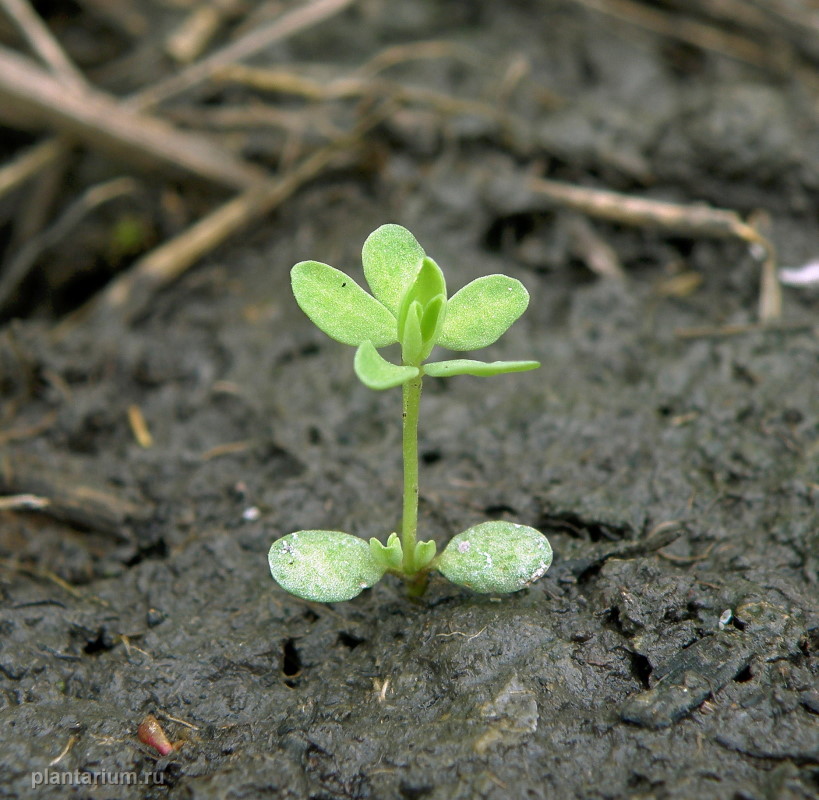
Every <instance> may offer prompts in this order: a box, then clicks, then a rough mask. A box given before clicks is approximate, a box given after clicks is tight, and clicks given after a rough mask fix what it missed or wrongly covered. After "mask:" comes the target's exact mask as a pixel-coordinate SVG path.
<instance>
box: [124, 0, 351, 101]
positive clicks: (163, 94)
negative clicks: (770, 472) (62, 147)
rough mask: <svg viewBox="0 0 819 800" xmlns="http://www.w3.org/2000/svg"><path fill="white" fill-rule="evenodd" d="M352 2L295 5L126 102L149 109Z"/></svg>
mask: <svg viewBox="0 0 819 800" xmlns="http://www.w3.org/2000/svg"><path fill="white" fill-rule="evenodd" d="M353 2H354V0H312V2H309V3H307V4H306V5H302V6H297V7H296V8H294V9H293V10H292V11H289V12H287V13H285V14H282V15H281V16H280V17H278V18H277V19H275V20H273V21H272V22H270V23H269V24H267V25H264V26H262V27H260V28H258V29H256V30H253V31H250V32H249V33H247V34H245V35H244V36H242V37H241V38H240V39H238V40H237V41H235V42H232V43H231V44H229V45H227V46H226V47H223V48H222V49H221V50H217V51H216V52H215V53H213V54H211V55H210V56H208V57H207V58H204V59H202V60H201V61H197V62H196V63H195V64H192V65H191V66H190V67H188V68H187V69H184V70H183V71H182V72H179V73H177V74H176V75H172V76H171V77H170V78H167V79H166V80H164V81H160V82H159V83H157V84H155V85H154V86H150V87H148V88H147V89H145V90H143V91H141V92H137V93H136V94H134V95H132V96H131V97H130V98H129V99H128V101H127V105H128V106H129V107H131V108H134V109H144V108H151V107H153V106H155V105H157V104H159V103H161V102H162V101H164V100H167V99H168V98H170V97H174V96H175V95H178V94H180V93H182V92H184V91H187V90H188V89H191V88H193V87H194V86H197V85H199V84H201V83H203V82H204V81H206V80H208V79H209V78H210V77H211V76H212V75H213V74H214V73H215V72H216V71H217V70H219V69H221V68H222V67H225V66H227V65H228V64H233V63H235V62H238V61H241V60H242V59H245V58H247V57H248V56H250V55H253V54H254V53H258V52H259V51H260V50H263V49H264V48H265V47H268V46H269V45H271V44H273V43H274V42H278V41H280V40H282V39H284V38H286V37H288V36H291V35H293V34H294V33H296V32H298V31H301V30H304V29H305V28H309V27H312V26H313V25H315V24H316V23H318V22H321V21H322V20H324V19H327V18H328V17H331V16H333V15H335V14H338V13H339V12H340V11H342V10H343V9H345V8H346V7H347V6H349V5H351V4H352V3H353Z"/></svg>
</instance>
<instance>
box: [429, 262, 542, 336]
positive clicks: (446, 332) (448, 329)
mask: <svg viewBox="0 0 819 800" xmlns="http://www.w3.org/2000/svg"><path fill="white" fill-rule="evenodd" d="M528 305H529V292H527V291H526V288H525V287H524V285H523V284H522V283H521V282H520V281H518V280H515V279H514V278H510V277H508V276H507V275H486V276H484V277H483V278H477V279H476V280H474V281H472V282H471V283H468V284H467V285H466V286H464V288H463V289H461V290H460V291H458V292H456V293H455V294H454V295H453V296H452V297H451V298H450V299H449V301H448V302H447V306H446V319H445V320H444V326H443V329H442V330H441V336H440V337H439V339H438V344H440V345H442V346H443V347H447V348H449V349H450V350H478V349H480V348H481V347H486V346H487V345H490V344H492V343H493V342H495V341H497V340H498V339H499V338H500V337H501V336H502V335H503V334H504V333H506V331H507V330H508V329H509V327H510V326H511V325H512V323H513V322H514V321H515V320H516V319H517V318H518V317H519V316H520V315H521V314H522V313H523V312H524V311H525V310H526V306H528Z"/></svg>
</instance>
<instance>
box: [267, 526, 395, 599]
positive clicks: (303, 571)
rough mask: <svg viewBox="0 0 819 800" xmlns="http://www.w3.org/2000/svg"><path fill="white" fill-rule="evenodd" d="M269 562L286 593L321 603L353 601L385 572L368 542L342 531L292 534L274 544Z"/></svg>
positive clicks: (271, 569) (275, 577)
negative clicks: (373, 555) (371, 552)
mask: <svg viewBox="0 0 819 800" xmlns="http://www.w3.org/2000/svg"><path fill="white" fill-rule="evenodd" d="M267 558H268V562H269V563H270V573H271V574H272V575H273V578H274V580H275V581H276V582H277V583H278V584H279V586H281V587H282V589H284V590H286V591H288V592H290V594H294V595H296V597H301V598H303V599H305V600H315V601H316V602H318V603H338V602H341V601H342V600H351V599H352V598H353V597H355V596H356V595H358V594H360V593H361V591H362V590H363V589H368V588H369V587H370V586H372V585H373V584H374V583H377V582H378V581H379V580H380V579H381V576H382V575H383V574H384V571H385V569H384V567H383V566H382V565H380V564H377V563H376V562H375V561H374V560H373V557H372V555H371V554H370V546H369V545H368V544H367V542H365V541H364V540H363V539H359V538H358V537H357V536H351V535H350V534H349V533H342V532H341V531H298V532H296V533H291V534H289V535H287V536H285V537H283V538H281V539H279V540H278V541H275V542H273V546H272V547H271V548H270V553H269V554H268V557H267Z"/></svg>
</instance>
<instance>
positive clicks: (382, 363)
mask: <svg viewBox="0 0 819 800" xmlns="http://www.w3.org/2000/svg"><path fill="white" fill-rule="evenodd" d="M354 366H355V374H356V375H358V378H359V380H360V381H361V382H362V383H363V384H364V385H365V386H366V387H367V388H368V389H375V390H377V391H380V390H381V389H392V387H393V386H400V385H401V384H402V383H406V382H407V381H411V380H412V379H413V378H415V377H417V376H418V374H419V372H420V370H419V369H418V367H408V366H399V365H398V364H393V363H392V362H391V361H387V359H385V358H383V357H382V356H381V354H380V353H379V352H378V351H377V350H376V349H375V347H373V344H372V342H364V344H362V345H360V346H359V348H358V350H356V351H355V361H354Z"/></svg>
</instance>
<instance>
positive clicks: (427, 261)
mask: <svg viewBox="0 0 819 800" xmlns="http://www.w3.org/2000/svg"><path fill="white" fill-rule="evenodd" d="M439 296H443V298H444V302H446V281H445V280H444V273H443V272H441V268H440V267H439V266H438V265H437V264H436V263H435V262H434V261H433V260H432V259H431V258H424V259H423V260H422V262H421V268H420V269H419V270H418V273H417V275H416V276H415V279H414V280H413V281H412V283H411V284H410V285H409V286H408V287H407V290H406V291H405V292H404V296H403V297H402V298H401V304H400V306H399V307H398V316H397V319H398V330H399V331H402V330H403V329H404V325H405V323H406V319H407V314H408V313H409V309H410V307H411V306H412V304H413V303H418V304H419V305H420V306H421V311H422V314H423V313H424V312H425V311H426V308H427V305H429V303H430V302H431V301H432V300H434V299H435V298H437V297H439Z"/></svg>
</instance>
